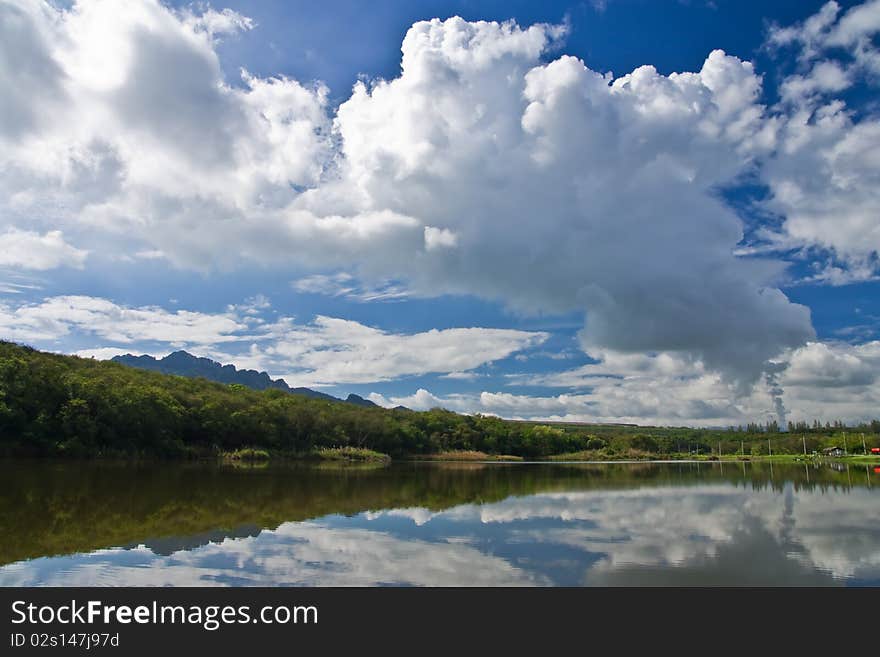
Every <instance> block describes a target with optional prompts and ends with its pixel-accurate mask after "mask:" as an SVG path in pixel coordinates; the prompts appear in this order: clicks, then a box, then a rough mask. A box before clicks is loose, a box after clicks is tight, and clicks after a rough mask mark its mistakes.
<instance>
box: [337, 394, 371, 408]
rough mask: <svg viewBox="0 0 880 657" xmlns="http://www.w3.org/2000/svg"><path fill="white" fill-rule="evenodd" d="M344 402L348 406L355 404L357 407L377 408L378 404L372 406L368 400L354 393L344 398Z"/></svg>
mask: <svg viewBox="0 0 880 657" xmlns="http://www.w3.org/2000/svg"><path fill="white" fill-rule="evenodd" d="M345 401H347V402H348V403H349V404H357V405H358V406H366V407H370V406H378V404H374V403H373V402H371V401H370V400H369V399H364V398H363V397H361V396H360V395H356V394H354V393H351V394H350V395H349V396H348V397H346V398H345Z"/></svg>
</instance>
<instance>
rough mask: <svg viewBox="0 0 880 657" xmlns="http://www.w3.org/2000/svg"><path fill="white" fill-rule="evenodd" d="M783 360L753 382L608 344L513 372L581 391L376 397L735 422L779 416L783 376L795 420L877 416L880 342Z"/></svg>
mask: <svg viewBox="0 0 880 657" xmlns="http://www.w3.org/2000/svg"><path fill="white" fill-rule="evenodd" d="M783 362H785V363H787V367H785V368H784V369H782V371H780V372H779V373H778V374H777V375H776V376H775V377H774V379H773V380H772V381H768V380H767V379H764V380H762V381H760V382H759V383H758V384H757V385H756V386H754V387H753V388H749V389H746V390H743V389H741V388H740V387H739V386H737V385H736V384H734V383H731V382H728V381H725V380H724V379H723V378H722V377H721V376H719V375H718V374H717V373H713V372H711V371H709V370H707V369H706V368H705V367H704V365H703V364H702V363H700V362H689V361H687V360H683V359H682V358H680V357H678V356H676V355H674V354H666V353H660V354H654V355H643V354H635V355H634V354H620V353H614V352H606V353H604V354H603V360H602V361H600V362H598V363H594V364H589V365H583V366H581V367H578V368H574V369H571V370H565V371H561V372H551V373H545V374H529V375H509V376H508V380H509V381H510V384H511V385H512V386H520V385H526V386H532V387H536V386H537V387H544V388H550V389H553V388H557V389H558V388H563V389H568V390H572V391H573V392H563V393H561V394H550V395H544V396H534V395H524V394H514V393H511V392H505V391H498V390H494V391H493V390H484V391H482V392H480V393H476V394H451V395H447V396H445V397H443V396H439V395H435V394H434V393H432V392H430V391H429V390H425V389H423V388H422V389H419V390H418V391H417V392H416V393H414V394H412V395H399V396H390V397H385V396H383V395H379V394H374V395H371V396H370V399H371V400H372V401H374V402H375V403H377V404H379V405H380V406H385V407H392V406H397V405H399V404H400V405H403V406H406V407H408V408H412V409H413V410H427V409H430V408H435V407H442V408H447V409H449V410H453V411H457V412H462V413H484V414H489V415H498V416H501V417H505V418H510V419H529V420H547V421H551V420H552V421H570V422H630V423H634V424H642V425H645V424H648V425H663V426H721V427H726V426H730V425H739V424H747V423H749V422H755V421H758V422H764V421H766V420H768V419H771V418H773V419H775V417H776V415H777V409H776V408H775V407H774V405H773V403H772V401H773V396H772V394H771V389H772V388H775V387H777V386H778V387H780V389H781V390H782V393H781V400H782V402H783V404H784V407H785V409H787V414H788V416H789V417H790V418H791V419H792V420H806V421H812V420H813V419H820V420H822V421H823V422H824V421H833V420H838V419H840V420H845V421H848V422H860V421H869V420H872V419H876V418H877V408H880V342H867V343H864V344H861V345H850V344H846V343H827V342H809V343H807V344H806V345H804V346H803V347H800V348H797V349H795V350H792V351H791V352H789V353H787V354H785V359H784V361H783Z"/></svg>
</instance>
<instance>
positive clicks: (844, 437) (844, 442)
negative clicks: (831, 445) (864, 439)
mask: <svg viewBox="0 0 880 657" xmlns="http://www.w3.org/2000/svg"><path fill="white" fill-rule="evenodd" d="M843 455H844V456H849V452H847V449H846V431H844V432H843Z"/></svg>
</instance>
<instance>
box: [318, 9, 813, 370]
mask: <svg viewBox="0 0 880 657" xmlns="http://www.w3.org/2000/svg"><path fill="white" fill-rule="evenodd" d="M534 29H535V26H533V27H532V28H530V32H531V31H534ZM548 38H549V37H548V36H546V35H545V38H544V40H543V41H542V40H540V39H536V38H535V37H533V36H532V37H529V36H528V34H527V32H526V31H523V30H521V29H520V28H518V27H516V26H514V25H511V24H506V25H499V24H490V23H467V22H465V21H463V20H461V19H449V20H447V21H439V20H433V21H428V22H422V23H417V24H416V25H414V26H413V27H412V28H411V29H410V31H409V33H408V34H407V37H406V38H405V39H404V44H403V63H402V73H401V75H400V77H398V78H396V79H394V80H390V81H376V82H374V83H373V84H372V85H367V84H365V83H360V84H358V85H357V86H356V87H355V90H354V93H353V95H352V97H351V99H349V100H348V101H346V102H345V103H343V104H342V105H341V106H340V108H339V111H338V113H337V118H336V126H337V128H338V130H339V133H340V135H341V137H342V152H343V154H344V156H345V159H344V175H345V179H346V180H347V181H348V182H349V184H351V183H356V184H357V186H358V188H359V190H360V195H361V196H363V197H366V198H368V199H370V201H371V204H372V205H377V204H378V205H379V207H386V208H390V209H391V210H393V211H395V212H398V213H401V214H404V215H407V216H416V217H418V218H419V219H420V220H421V221H422V222H423V223H424V224H425V225H426V226H432V227H434V228H442V229H445V230H448V231H450V232H451V233H452V234H454V235H455V236H456V239H455V244H454V248H450V249H436V248H435V249H429V250H427V251H426V252H425V253H424V254H419V256H418V257H417V258H415V259H413V261H412V267H411V268H410V269H409V271H408V272H407V274H408V278H409V282H410V284H411V285H412V286H413V288H414V289H416V290H419V291H422V290H424V291H431V292H433V293H438V292H453V293H454V292H468V293H476V294H479V295H481V296H484V297H489V298H496V299H500V300H503V301H505V302H506V303H508V304H509V305H511V306H513V307H515V308H517V309H519V310H524V311H527V312H534V311H551V312H552V311H572V310H578V309H580V310H585V311H586V318H587V319H586V327H585V329H584V331H583V333H582V343H583V346H584V347H585V349H586V350H587V351H590V352H591V353H592V350H597V349H601V348H614V349H616V350H618V351H632V352H638V351H644V350H669V351H681V352H683V353H687V354H690V355H692V356H693V357H694V358H696V359H700V360H702V361H704V362H706V363H707V365H709V366H710V367H713V368H717V369H721V370H723V371H725V372H726V373H728V374H730V375H731V376H732V377H733V378H739V379H742V380H747V381H749V382H751V381H754V380H755V379H756V378H757V376H758V375H759V373H760V372H761V370H762V366H763V363H764V362H765V361H766V360H767V359H769V358H770V357H771V356H773V355H775V354H776V353H778V352H779V351H781V350H783V349H785V348H787V347H790V346H795V345H798V344H802V343H803V342H804V341H805V340H806V339H808V338H809V337H811V336H812V328H811V326H810V320H809V314H808V312H807V310H806V309H805V308H803V307H801V306H797V305H795V304H792V303H790V302H789V301H788V300H787V299H786V298H785V296H784V295H783V294H782V293H781V292H780V291H779V290H778V289H776V288H774V287H773V284H772V283H773V281H774V279H775V278H776V277H777V276H778V275H779V273H780V271H781V267H780V266H779V265H778V264H777V263H773V262H768V261H766V260H764V261H756V260H754V261H753V260H748V259H745V258H740V257H736V256H734V254H733V249H734V247H735V246H736V244H737V243H738V242H739V241H740V239H741V238H742V226H741V224H740V221H739V220H738V219H737V217H736V216H735V215H734V213H733V212H732V211H731V210H730V209H728V208H727V207H726V206H725V205H724V204H723V203H722V202H721V201H720V200H719V199H718V198H717V196H716V194H715V191H714V190H715V189H716V188H717V187H719V186H723V185H724V184H728V183H731V182H733V181H734V180H735V179H736V178H737V176H739V175H741V174H743V173H744V172H746V171H747V170H749V168H750V167H751V166H752V165H753V162H754V161H755V158H757V157H758V156H760V155H762V154H766V153H767V152H768V149H770V148H771V147H772V145H773V139H774V134H773V132H772V131H771V130H769V129H768V127H767V126H768V123H767V122H766V121H765V120H764V119H765V117H764V108H763V107H762V106H761V105H760V104H759V103H758V95H759V92H760V86H761V83H760V78H759V77H758V76H757V75H756V73H755V72H754V70H753V68H752V66H751V64H749V63H748V62H743V61H741V60H739V59H737V58H735V57H731V56H728V55H726V54H725V53H723V52H721V51H716V52H713V53H712V54H711V55H710V56H709V57H708V58H707V60H706V62H705V64H704V66H703V68H702V69H701V71H700V72H698V73H683V74H673V75H671V76H663V75H660V74H659V73H658V72H657V71H656V70H655V69H653V68H652V67H650V66H646V67H642V68H640V69H638V70H636V71H634V72H633V73H631V74H629V75H626V76H623V77H622V78H620V79H617V80H614V81H612V80H611V79H610V77H606V76H603V75H601V74H599V73H597V72H595V71H592V70H590V69H589V68H588V67H587V66H586V65H585V64H584V63H583V62H581V61H580V60H577V59H575V58H572V57H561V58H559V59H556V60H554V61H551V62H549V63H547V64H544V63H542V61H541V59H540V56H541V52H542V49H543V48H544V47H545V45H546V41H547V39H548ZM526 46H528V47H526ZM320 193H321V190H318V192H317V194H318V195H320ZM426 234H427V232H426ZM684 236H687V237H686V238H684ZM404 264H405V263H404ZM396 266H397V267H399V266H400V265H396ZM685 316H686V317H687V318H688V319H687V321H682V318H683V317H685ZM645 318H650V319H649V320H648V321H644V320H645ZM746 318H748V319H746Z"/></svg>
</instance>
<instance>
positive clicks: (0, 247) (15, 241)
mask: <svg viewBox="0 0 880 657" xmlns="http://www.w3.org/2000/svg"><path fill="white" fill-rule="evenodd" d="M87 255H88V252H87V251H84V250H82V249H77V248H76V247H74V246H71V245H70V244H68V243H67V242H65V241H64V235H63V234H62V233H61V231H60V230H52V231H49V232H47V233H44V234H43V235H40V234H39V233H36V232H33V231H27V230H18V229H17V228H9V229H7V230H6V232H5V233H0V266H2V267H16V268H21V269H36V270H46V269H54V268H56V267H61V266H64V265H66V266H69V267H76V268H78V269H81V268H82V267H83V264H84V263H85V260H86V256H87Z"/></svg>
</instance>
